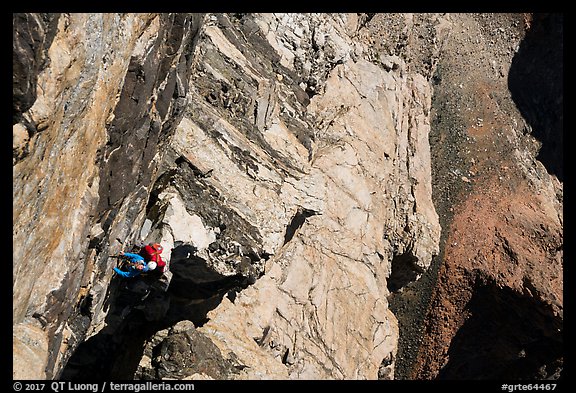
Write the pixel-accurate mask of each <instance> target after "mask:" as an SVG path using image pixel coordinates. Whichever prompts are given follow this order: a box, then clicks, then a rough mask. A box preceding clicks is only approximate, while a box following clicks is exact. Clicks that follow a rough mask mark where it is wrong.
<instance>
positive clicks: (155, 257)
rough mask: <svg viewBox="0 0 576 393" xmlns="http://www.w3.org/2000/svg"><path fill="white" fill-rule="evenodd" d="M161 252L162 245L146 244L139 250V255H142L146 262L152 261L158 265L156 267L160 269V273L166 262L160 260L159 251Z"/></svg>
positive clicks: (162, 271)
mask: <svg viewBox="0 0 576 393" xmlns="http://www.w3.org/2000/svg"><path fill="white" fill-rule="evenodd" d="M161 252H162V246H160V245H159V244H148V245H147V246H144V247H143V248H142V249H141V250H140V255H142V257H144V259H145V260H146V262H149V261H154V262H156V264H157V265H158V266H157V267H156V269H158V270H159V271H160V273H164V268H165V267H166V262H164V261H163V260H162V257H161V256H160V253H161Z"/></svg>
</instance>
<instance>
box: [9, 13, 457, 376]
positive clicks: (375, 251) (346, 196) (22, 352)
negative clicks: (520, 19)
mask: <svg viewBox="0 0 576 393" xmlns="http://www.w3.org/2000/svg"><path fill="white" fill-rule="evenodd" d="M13 20H14V52H13V53H14V55H13V64H14V76H13V81H14V82H13V95H14V103H13V123H14V125H13V178H14V181H13V212H14V214H13V225H14V229H13V244H14V255H13V259H14V268H13V290H14V303H13V318H14V329H13V336H14V369H13V376H14V378H15V379H27V378H30V379H53V378H59V377H62V378H64V379H85V378H102V379H116V378H117V379H132V378H134V379H378V378H380V379H394V376H395V375H394V368H395V364H396V358H397V353H398V338H399V327H398V322H397V318H396V317H395V315H394V314H393V313H392V312H391V310H390V308H389V301H388V298H389V295H390V293H391V291H394V292H398V291H401V290H402V288H404V287H405V286H408V285H409V284H410V283H411V282H414V281H415V280H417V279H418V278H419V277H420V276H421V275H422V274H423V273H424V272H425V271H426V270H427V269H428V268H429V267H430V265H431V262H432V260H433V257H434V256H435V255H438V253H439V250H440V235H441V228H440V223H439V222H440V221H439V217H438V215H437V213H436V209H435V206H434V203H433V200H432V174H431V151H430V145H429V141H428V139H429V133H430V131H431V128H430V119H431V107H432V97H433V90H432V84H431V78H432V76H433V75H434V74H435V67H436V63H437V61H438V56H439V54H440V48H441V47H442V44H443V42H444V40H445V39H446V37H447V32H448V31H449V30H450V24H449V23H448V22H447V19H446V18H444V17H443V16H442V15H436V14H427V15H425V16H418V15H417V16H414V15H411V14H406V15H402V16H401V17H396V18H392V19H391V20H390V21H395V22H398V23H397V24H396V25H394V24H392V23H387V24H386V25H387V26H390V31H389V32H388V33H386V31H387V30H385V29H384V30H383V29H376V28H371V27H370V26H371V25H373V24H374V21H378V20H379V19H378V18H375V19H374V15H372V14H205V15H197V14H122V15H118V14H62V15H58V14H50V15H43V14H23V15H19V14H15V15H14V16H13ZM371 21H372V24H371ZM423 21H424V22H423ZM377 41H378V42H384V43H385V44H383V45H380V46H379V45H375V44H374V43H375V42H377ZM399 48H400V49H399ZM424 48H425V49H424ZM141 242H144V243H147V242H160V243H161V244H162V245H163V246H164V251H163V254H162V256H163V258H164V259H165V260H166V261H167V262H168V267H167V270H166V272H165V273H164V275H163V276H162V278H161V279H153V278H150V277H144V278H141V277H139V278H137V279H134V280H132V281H126V280H121V279H120V278H119V277H114V276H113V275H112V267H113V266H115V265H116V260H115V259H114V258H111V256H113V255H116V254H118V253H119V252H121V251H131V250H132V249H133V246H135V245H137V244H138V243H141Z"/></svg>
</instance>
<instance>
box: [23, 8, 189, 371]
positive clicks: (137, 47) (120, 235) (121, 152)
mask: <svg viewBox="0 0 576 393" xmlns="http://www.w3.org/2000/svg"><path fill="white" fill-rule="evenodd" d="M13 21H14V32H15V35H14V37H15V39H14V52H13V64H14V65H17V64H22V66H19V67H14V76H13V80H14V83H13V92H14V109H13V111H14V112H13V118H14V122H15V123H14V136H15V137H14V139H13V140H14V143H15V146H14V149H13V151H14V155H13V157H14V166H13V245H14V252H13V259H14V266H13V299H14V302H13V320H14V325H15V326H17V327H18V329H15V330H14V341H15V348H20V347H21V346H23V347H35V346H38V347H40V348H48V351H47V352H43V351H40V352H41V353H40V352H38V351H35V352H34V353H28V352H26V351H18V352H16V353H15V362H14V363H15V368H14V372H15V374H14V377H15V378H26V377H28V378H35V379H42V378H53V377H56V376H57V375H58V373H59V372H60V370H61V368H62V366H63V364H65V362H66V359H67V357H69V356H70V354H71V352H72V351H73V350H74V349H75V347H76V346H77V344H78V342H80V341H83V339H84V335H85V334H86V331H87V329H88V328H89V326H97V325H98V321H99V317H98V314H99V313H100V312H102V311H103V309H102V307H103V303H104V301H105V294H106V288H107V286H108V282H109V279H110V269H111V266H112V265H113V264H114V262H113V261H112V259H108V258H107V257H108V255H109V254H113V253H117V252H118V251H119V250H120V248H121V247H122V244H121V243H123V242H126V241H127V240H129V239H130V237H131V236H132V233H134V232H135V231H137V230H139V226H140V225H141V222H140V221H141V219H140V217H142V215H143V214H144V210H145V207H146V203H147V199H148V193H149V191H148V189H149V188H150V187H151V183H153V181H154V179H155V177H156V176H157V174H156V168H157V167H158V164H159V162H160V161H161V156H162V150H163V149H162V144H163V143H164V142H163V141H166V140H167V139H169V138H168V137H169V135H170V134H171V133H173V131H174V126H175V125H176V124H177V123H178V119H179V117H178V116H179V112H181V111H182V109H183V107H184V104H185V96H186V89H187V83H186V81H187V79H188V75H189V73H190V67H189V64H188V62H189V61H190V60H191V58H190V56H189V53H190V52H191V51H192V47H193V42H194V41H193V40H194V38H195V32H196V31H197V29H198V26H199V17H198V16H190V15H148V14H143V15H138V14H125V15H119V14H65V15H38V14H27V15H16V14H15V15H14V16H13ZM80 309H82V311H81V312H80V314H83V315H77V314H78V313H79V310H80ZM28 338H31V339H30V340H29V339H28ZM26 343H28V344H26Z"/></svg>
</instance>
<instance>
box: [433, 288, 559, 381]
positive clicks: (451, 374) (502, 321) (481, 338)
mask: <svg viewBox="0 0 576 393" xmlns="http://www.w3.org/2000/svg"><path fill="white" fill-rule="evenodd" d="M465 312H466V313H468V314H469V317H468V319H467V320H466V322H465V323H464V325H463V326H462V327H461V328H460V329H459V330H458V332H457V334H456V335H455V336H454V339H453V340H452V343H451V345H450V349H449V351H448V358H449V361H448V363H447V364H446V365H445V366H444V367H443V368H442V370H440V373H439V374H438V379H450V380H467V379H468V380H471V379H474V380H494V379H503V380H504V379H505V380H540V379H556V378H558V377H559V376H560V375H559V374H560V372H561V370H562V364H563V340H562V320H561V318H560V317H558V316H556V317H555V316H554V315H553V313H552V311H551V310H550V308H549V306H547V305H545V304H543V303H541V302H540V301H538V300H537V299H535V298H533V297H529V296H525V295H522V294H519V293H516V292H513V291H512V290H510V289H509V288H500V287H498V286H497V285H496V284H495V283H493V282H487V281H485V280H477V283H476V284H475V286H474V288H473V296H472V298H471V299H470V302H469V303H468V305H467V307H466V310H465Z"/></svg>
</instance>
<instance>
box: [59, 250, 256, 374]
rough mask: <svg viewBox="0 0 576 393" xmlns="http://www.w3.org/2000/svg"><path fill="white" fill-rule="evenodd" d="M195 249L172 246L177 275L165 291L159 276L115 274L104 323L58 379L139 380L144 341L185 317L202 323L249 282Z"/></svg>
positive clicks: (199, 324)
mask: <svg viewBox="0 0 576 393" xmlns="http://www.w3.org/2000/svg"><path fill="white" fill-rule="evenodd" d="M195 252H196V249H195V248H194V247H193V246H191V245H188V244H182V245H179V246H177V247H175V248H174V249H173V250H172V254H171V258H170V271H171V272H172V273H173V278H172V280H171V281H170V285H169V286H168V288H167V290H166V291H165V289H166V288H165V287H163V285H164V284H162V283H161V282H160V281H159V280H158V279H157V278H154V277H144V276H138V277H134V278H131V279H124V278H121V277H118V276H116V277H114V278H113V279H112V281H111V283H110V287H109V291H108V294H107V299H106V301H109V302H110V303H109V304H110V307H109V309H108V313H107V315H106V319H105V327H104V328H103V329H102V330H101V331H99V332H98V333H97V334H95V335H94V336H92V337H90V338H89V339H88V340H86V341H85V342H83V343H82V344H80V345H79V346H78V348H77V350H76V351H75V352H74V354H72V356H71V357H70V359H69V361H68V362H67V364H66V367H65V368H64V369H63V371H62V373H61V375H60V377H59V379H62V380H130V379H134V375H135V373H136V371H137V369H138V365H139V362H140V360H141V359H142V355H143V353H144V347H145V344H146V342H147V341H148V340H150V339H151V338H152V337H153V336H154V335H155V334H156V333H157V332H158V331H160V330H163V329H167V328H169V327H171V326H173V325H175V324H176V323H178V322H180V321H183V320H189V321H191V322H192V323H193V324H194V325H195V326H196V327H199V326H202V325H203V324H204V323H206V321H207V320H208V319H207V317H206V315H207V313H208V312H209V311H210V310H213V309H214V308H216V307H217V306H218V305H219V304H220V302H221V301H222V299H223V298H224V296H226V295H228V296H229V297H233V296H234V295H235V293H236V292H237V291H240V290H242V289H244V288H246V287H247V286H248V282H249V279H248V278H247V277H244V276H242V275H241V274H236V275H232V276H225V275H222V274H219V273H217V272H215V271H214V270H213V269H212V268H211V267H210V266H208V264H207V263H206V261H205V260H204V259H202V258H200V257H198V256H197V255H195ZM231 300H233V299H231Z"/></svg>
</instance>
